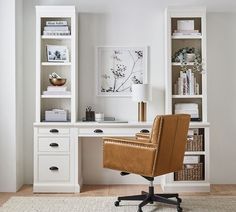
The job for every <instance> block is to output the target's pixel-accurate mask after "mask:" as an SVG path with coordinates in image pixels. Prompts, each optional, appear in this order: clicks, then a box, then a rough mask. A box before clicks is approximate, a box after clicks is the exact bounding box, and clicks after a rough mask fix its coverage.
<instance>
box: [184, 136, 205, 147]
mask: <svg viewBox="0 0 236 212" xmlns="http://www.w3.org/2000/svg"><path fill="white" fill-rule="evenodd" d="M202 138H203V136H202V135H194V136H193V137H191V138H188V140H187V144H186V147H185V150H186V151H203V139H202Z"/></svg>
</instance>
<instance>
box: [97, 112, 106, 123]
mask: <svg viewBox="0 0 236 212" xmlns="http://www.w3.org/2000/svg"><path fill="white" fill-rule="evenodd" d="M95 121H97V122H101V121H104V113H95Z"/></svg>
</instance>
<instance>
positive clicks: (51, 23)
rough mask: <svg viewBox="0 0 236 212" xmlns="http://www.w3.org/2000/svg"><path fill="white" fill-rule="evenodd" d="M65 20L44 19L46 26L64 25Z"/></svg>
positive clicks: (65, 23)
mask: <svg viewBox="0 0 236 212" xmlns="http://www.w3.org/2000/svg"><path fill="white" fill-rule="evenodd" d="M66 25H67V21H46V26H66Z"/></svg>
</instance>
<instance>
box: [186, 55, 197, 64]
mask: <svg viewBox="0 0 236 212" xmlns="http://www.w3.org/2000/svg"><path fill="white" fill-rule="evenodd" d="M195 59H196V55H195V54H194V53H191V54H186V62H187V63H191V62H194V60H195Z"/></svg>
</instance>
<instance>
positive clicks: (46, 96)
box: [41, 95, 71, 99]
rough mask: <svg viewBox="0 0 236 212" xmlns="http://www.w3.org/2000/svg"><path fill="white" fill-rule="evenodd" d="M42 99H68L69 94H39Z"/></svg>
mask: <svg viewBox="0 0 236 212" xmlns="http://www.w3.org/2000/svg"><path fill="white" fill-rule="evenodd" d="M41 98H42V99H70V98H71V95H41Z"/></svg>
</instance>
